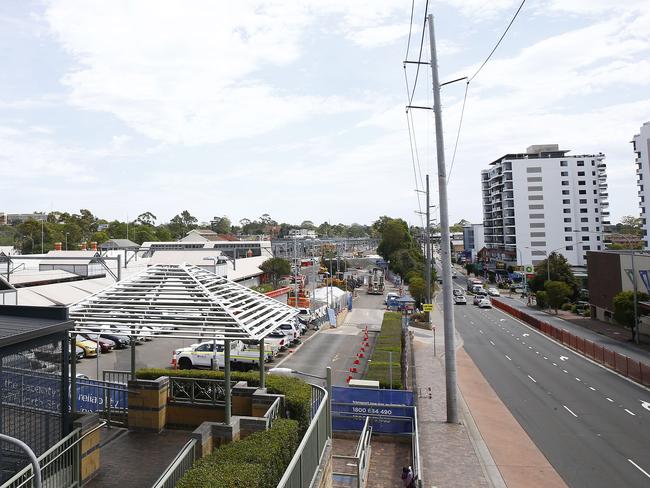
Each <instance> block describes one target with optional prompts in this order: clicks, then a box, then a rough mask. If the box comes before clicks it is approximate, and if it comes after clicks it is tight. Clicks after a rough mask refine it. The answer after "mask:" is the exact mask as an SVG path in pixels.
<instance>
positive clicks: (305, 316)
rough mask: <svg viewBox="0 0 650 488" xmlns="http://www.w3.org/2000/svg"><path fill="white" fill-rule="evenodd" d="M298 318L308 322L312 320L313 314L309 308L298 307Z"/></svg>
mask: <svg viewBox="0 0 650 488" xmlns="http://www.w3.org/2000/svg"><path fill="white" fill-rule="evenodd" d="M298 319H300V320H302V321H304V322H305V323H307V324H310V323H311V322H312V321H313V320H314V314H312V313H311V310H310V309H308V308H299V309H298Z"/></svg>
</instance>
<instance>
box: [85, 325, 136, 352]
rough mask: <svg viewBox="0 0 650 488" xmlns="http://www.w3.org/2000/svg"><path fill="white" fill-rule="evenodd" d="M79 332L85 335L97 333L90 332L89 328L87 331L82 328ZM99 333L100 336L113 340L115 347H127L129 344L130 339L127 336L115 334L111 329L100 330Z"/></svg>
mask: <svg viewBox="0 0 650 488" xmlns="http://www.w3.org/2000/svg"><path fill="white" fill-rule="evenodd" d="M81 333H82V334H84V335H86V336H87V334H97V333H96V332H91V331H89V330H88V331H86V330H82V331H81ZM101 335H102V338H106V339H108V340H110V341H113V344H115V349H124V348H125V347H129V346H130V345H131V339H129V336H126V335H121V334H116V333H114V332H112V331H111V332H102V333H101Z"/></svg>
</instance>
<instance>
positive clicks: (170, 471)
mask: <svg viewBox="0 0 650 488" xmlns="http://www.w3.org/2000/svg"><path fill="white" fill-rule="evenodd" d="M195 448H196V439H190V440H189V441H187V443H186V444H185V445H184V446H183V448H182V449H181V450H180V451H179V452H178V454H176V457H175V458H174V460H173V461H172V462H171V463H169V466H167V469H165V471H164V472H163V473H162V474H161V475H160V477H159V478H158V479H157V480H156V482H155V483H154V484H153V486H152V488H163V487H165V486H166V485H165V483H166V482H167V481H169V479H170V478H171V477H172V476H174V475H178V477H177V478H176V479H174V480H172V482H173V483H174V484H176V482H178V480H179V479H180V477H181V476H182V475H183V474H184V473H185V471H187V469H189V468H190V467H191V466H192V463H193V462H194V459H192V463H190V465H189V466H187V467H186V468H185V470H184V471H183V472H182V473H176V470H177V469H178V467H179V466H180V464H181V463H182V462H183V461H184V460H185V458H186V457H187V456H188V455H189V454H190V452H192V453H194V449H195ZM192 457H194V456H192ZM171 486H174V485H171Z"/></svg>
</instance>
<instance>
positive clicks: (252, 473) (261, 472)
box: [176, 419, 301, 488]
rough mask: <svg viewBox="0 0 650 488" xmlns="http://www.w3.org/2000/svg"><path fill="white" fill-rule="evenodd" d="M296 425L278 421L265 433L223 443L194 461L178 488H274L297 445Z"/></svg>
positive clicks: (298, 435)
mask: <svg viewBox="0 0 650 488" xmlns="http://www.w3.org/2000/svg"><path fill="white" fill-rule="evenodd" d="M300 437H301V436H300V433H299V425H298V422H296V421H294V420H286V419H278V420H276V421H275V422H274V423H273V426H272V427H271V428H270V429H269V430H267V431H264V432H256V433H254V434H251V435H249V436H248V437H246V438H245V439H242V440H240V441H236V442H232V443H230V444H226V445H224V446H222V447H220V448H219V449H217V450H216V451H214V452H213V453H212V454H210V455H209V456H207V457H205V458H203V459H200V460H199V461H197V462H196V463H195V464H194V466H193V467H192V468H191V469H190V470H189V471H187V472H186V473H185V475H184V476H183V478H181V480H180V481H179V482H178V484H177V485H176V486H177V487H178V488H199V487H200V488H203V487H210V488H222V487H223V488H231V487H233V488H234V487H239V486H256V487H260V488H274V487H275V486H277V484H278V482H279V481H280V478H282V475H283V473H284V470H285V469H286V467H287V466H288V464H289V462H290V461H291V458H292V457H293V453H294V452H295V451H296V448H297V447H298V444H299V443H300Z"/></svg>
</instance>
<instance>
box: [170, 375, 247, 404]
mask: <svg viewBox="0 0 650 488" xmlns="http://www.w3.org/2000/svg"><path fill="white" fill-rule="evenodd" d="M234 384H235V382H234V381H231V385H234ZM169 402H170V403H186V404H192V405H225V402H226V391H225V381H223V380H211V379H210V380H208V379H198V378H181V377H177V376H170V377H169Z"/></svg>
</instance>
